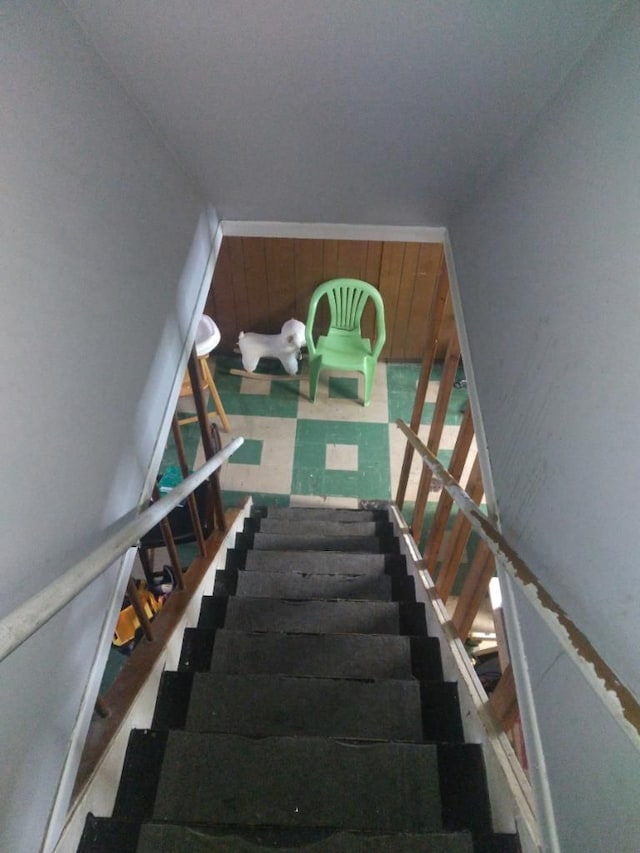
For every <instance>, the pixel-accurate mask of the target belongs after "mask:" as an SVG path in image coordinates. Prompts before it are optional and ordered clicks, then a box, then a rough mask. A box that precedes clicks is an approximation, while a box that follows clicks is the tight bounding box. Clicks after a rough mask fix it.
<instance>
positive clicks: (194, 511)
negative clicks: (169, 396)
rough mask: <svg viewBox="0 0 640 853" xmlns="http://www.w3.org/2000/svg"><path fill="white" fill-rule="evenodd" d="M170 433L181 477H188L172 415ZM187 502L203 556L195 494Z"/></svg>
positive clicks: (179, 437)
mask: <svg viewBox="0 0 640 853" xmlns="http://www.w3.org/2000/svg"><path fill="white" fill-rule="evenodd" d="M171 432H172V434H173V443H174V444H175V446H176V453H177V454H178V462H179V463H180V471H181V472H182V476H183V477H188V476H189V463H188V462H187V454H186V452H185V449H184V442H183V440H182V433H181V432H180V424H179V423H178V418H177V416H176V415H175V414H174V416H173V419H172V421H171ZM187 502H188V504H189V512H190V513H191V523H192V524H193V530H194V533H195V535H196V540H197V542H198V550H199V551H200V554H201V555H203V554H204V552H205V547H206V546H205V542H204V533H203V532H202V524H200V515H199V513H198V502H197V500H196V496H195V493H194V492H192V493H191V494H190V495H189V497H188V498H187Z"/></svg>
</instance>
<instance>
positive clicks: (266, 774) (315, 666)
mask: <svg viewBox="0 0 640 853" xmlns="http://www.w3.org/2000/svg"><path fill="white" fill-rule="evenodd" d="M216 850H219V851H247V853H249V851H260V850H263V851H264V850H280V851H309V853H312V852H313V851H316V853H354V851H359V852H360V851H361V852H362V853H365V851H389V853H414V851H431V852H432V853H491V852H492V853H515V851H517V850H518V845H517V840H516V839H515V837H511V836H500V835H494V834H492V831H491V818H490V810H489V803H488V795H487V786H486V780H485V774H484V767H483V763H482V755H481V749H480V747H479V746H477V745H473V744H465V743H464V742H463V734H462V724H461V720H460V712H459V708H458V698H457V689H456V685H455V684H452V683H447V682H445V681H443V679H442V665H441V661H440V653H439V648H438V643H437V641H436V640H433V639H432V638H430V637H428V636H427V632H426V623H425V614H424V607H423V605H421V604H417V603H416V601H415V594H414V587H413V581H412V579H410V578H408V577H407V572H406V565H405V561H404V558H403V557H402V556H401V555H400V553H399V547H398V542H397V541H396V540H395V539H394V537H393V530H392V528H391V525H390V524H389V522H388V518H387V514H386V512H385V511H384V510H366V511H365V510H363V511H355V510H330V509H308V510H305V509H302V508H289V509H284V508H278V509H276V508H269V509H266V508H254V511H253V512H252V517H251V518H249V519H247V522H246V524H245V528H244V530H243V532H242V533H241V534H238V536H237V538H236V547H235V549H233V550H232V551H230V552H229V555H228V559H227V566H226V569H225V571H224V572H219V573H218V575H217V577H216V581H215V588H214V594H213V596H210V597H206V598H204V599H203V600H202V605H201V612H200V619H199V622H198V626H197V628H193V629H188V630H187V631H185V635H184V640H183V648H182V654H181V659H180V665H179V668H178V671H177V672H165V673H164V675H163V677H162V681H161V685H160V690H159V694H158V699H157V703H156V710H155V714H154V719H153V723H152V728H151V729H149V730H135V731H133V732H132V733H131V737H130V741H129V747H128V750H127V755H126V757H125V765H124V768H123V773H122V777H121V781H120V786H119V789H118V794H117V798H116V804H115V806H114V811H113V816H112V817H111V818H100V817H94V816H93V815H89V817H88V818H87V821H86V825H85V830H84V834H83V837H82V840H81V842H80V846H79V848H78V851H79V853H111V851H117V853H158V851H167V852H168V853H198V851H202V853H205V851H216Z"/></svg>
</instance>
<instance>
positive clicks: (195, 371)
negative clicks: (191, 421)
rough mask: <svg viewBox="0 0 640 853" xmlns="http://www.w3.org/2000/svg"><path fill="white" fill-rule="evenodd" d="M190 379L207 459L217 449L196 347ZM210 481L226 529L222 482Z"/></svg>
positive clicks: (218, 519) (222, 527) (217, 513)
mask: <svg viewBox="0 0 640 853" xmlns="http://www.w3.org/2000/svg"><path fill="white" fill-rule="evenodd" d="M189 380H190V382H191V387H192V389H193V401H194V403H195V406H196V414H197V416H198V424H199V425H200V434H201V436H202V447H203V450H204V456H205V459H211V457H212V456H215V453H216V450H215V447H214V445H213V440H212V438H211V428H210V425H209V418H208V416H207V409H206V406H205V402H204V395H203V393H202V379H201V373H200V362H199V360H198V357H197V355H196V350H195V347H194V348H193V350H192V352H191V355H190V356H189ZM209 482H210V483H211V489H212V493H213V507H214V516H215V519H216V524H217V527H218V529H219V530H226V528H227V525H226V520H225V515H224V506H223V504H222V494H221V492H220V483H219V482H218V478H217V477H215V476H214V477H212V478H211V479H210V480H209Z"/></svg>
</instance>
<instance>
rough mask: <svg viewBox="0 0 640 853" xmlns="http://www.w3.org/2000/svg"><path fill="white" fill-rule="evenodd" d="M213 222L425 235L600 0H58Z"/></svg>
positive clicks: (609, 7) (587, 39)
mask: <svg viewBox="0 0 640 853" xmlns="http://www.w3.org/2000/svg"><path fill="white" fill-rule="evenodd" d="M65 2H66V5H67V7H68V8H69V10H70V11H71V12H72V13H73V14H74V15H75V16H76V18H77V19H78V20H79V21H80V22H81V24H82V26H83V27H84V29H85V31H86V32H87V34H88V36H89V38H90V39H91V40H92V41H93V43H94V44H95V46H96V48H97V50H98V51H99V52H100V54H101V55H102V56H103V58H104V59H105V60H106V62H107V63H108V65H109V66H110V67H111V69H112V71H113V72H114V73H115V74H116V75H117V76H118V77H119V78H120V80H121V81H122V83H123V84H124V86H125V87H126V89H127V90H128V92H129V94H130V95H131V96H132V97H133V98H134V99H135V100H136V101H137V103H138V105H139V106H140V107H141V108H142V109H143V110H144V112H145V113H146V114H147V116H148V117H149V119H150V121H151V122H152V123H153V124H154V125H155V127H156V128H157V130H158V131H159V132H160V133H161V134H162V135H163V136H164V138H165V139H166V141H167V144H168V145H169V146H170V147H171V148H172V149H173V151H174V153H175V154H176V156H177V157H178V158H179V159H180V160H181V161H182V162H183V163H184V164H185V166H186V168H187V170H188V171H189V172H190V173H191V175H192V176H193V177H194V178H195V180H196V181H197V182H198V184H199V185H200V188H201V191H202V194H203V196H204V197H206V200H207V201H209V202H210V203H212V204H213V205H214V206H215V207H216V209H217V211H218V214H219V216H220V217H221V218H226V219H243V220H251V219H254V220H280V221H300V222H349V223H374V224H390V225H443V224H446V223H447V220H448V217H449V215H450V213H451V211H452V210H453V209H455V208H456V207H458V206H459V205H460V204H463V203H464V200H465V198H466V197H467V196H468V194H469V193H470V192H471V191H472V190H473V188H474V186H475V185H476V184H477V183H478V182H479V181H481V180H483V179H484V178H485V177H486V175H487V174H488V173H489V172H490V170H491V169H492V168H493V167H495V166H496V164H497V163H498V162H499V161H500V159H501V158H502V157H503V156H504V154H505V152H507V151H508V150H509V148H510V147H511V146H512V145H513V144H514V142H515V141H516V140H517V138H518V137H519V136H520V135H521V134H522V133H524V132H525V131H526V128H527V126H528V124H530V123H531V122H532V121H533V120H534V118H535V116H536V114H537V113H538V112H539V110H540V109H541V107H542V106H543V105H544V103H545V102H546V101H547V100H548V99H549V98H550V97H552V95H553V94H554V92H555V91H556V90H557V89H558V87H559V85H560V84H561V82H562V80H563V79H564V77H565V76H566V75H567V74H568V73H569V71H570V70H571V69H572V67H573V66H574V65H575V63H576V62H577V60H578V59H579V58H580V56H581V55H582V54H583V53H584V51H585V50H586V48H587V47H588V45H589V44H590V43H591V42H592V41H593V40H594V38H595V37H596V36H597V34H598V32H599V31H600V30H601V29H602V28H603V27H604V25H605V24H606V21H607V20H608V18H609V17H610V16H611V14H612V13H613V12H614V11H615V8H616V7H617V6H618V5H620V4H619V3H617V2H615V0H226V2H220V1H219V0H65Z"/></svg>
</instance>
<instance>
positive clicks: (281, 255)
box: [265, 238, 296, 335]
mask: <svg viewBox="0 0 640 853" xmlns="http://www.w3.org/2000/svg"><path fill="white" fill-rule="evenodd" d="M265 266H266V273H267V281H266V284H267V290H268V293H269V324H270V333H271V334H274V335H275V334H277V332H279V331H280V329H281V327H282V324H283V323H284V322H285V321H286V320H289V319H291V318H292V317H295V315H296V283H295V261H294V254H293V240H291V239H285V238H280V239H274V240H267V241H266V244H265Z"/></svg>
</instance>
